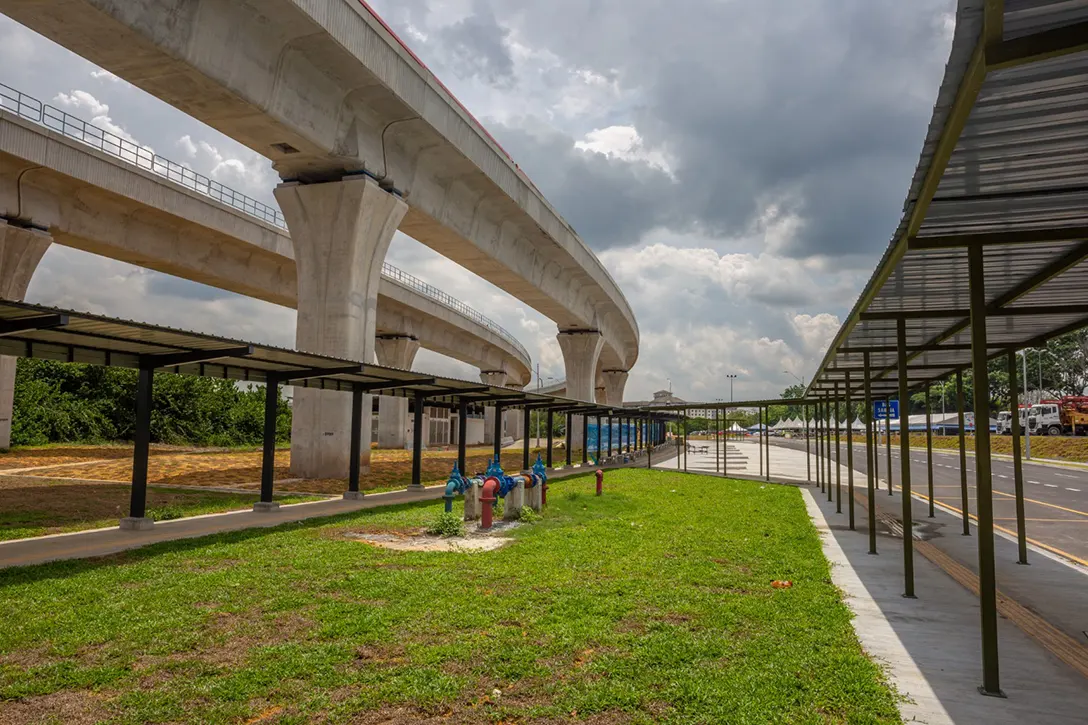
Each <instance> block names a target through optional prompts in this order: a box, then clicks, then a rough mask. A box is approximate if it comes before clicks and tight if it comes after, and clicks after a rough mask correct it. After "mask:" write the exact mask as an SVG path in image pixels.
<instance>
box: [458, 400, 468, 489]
mask: <svg viewBox="0 0 1088 725" xmlns="http://www.w3.org/2000/svg"><path fill="white" fill-rule="evenodd" d="M466 428H468V402H466V401H464V400H462V401H460V402H459V403H458V404H457V470H459V471H460V472H461V475H462V476H465V477H467V476H468V471H466V470H465V466H466V463H465V460H466V456H465V454H466V453H467V451H466V448H467V447H468V431H467V430H466Z"/></svg>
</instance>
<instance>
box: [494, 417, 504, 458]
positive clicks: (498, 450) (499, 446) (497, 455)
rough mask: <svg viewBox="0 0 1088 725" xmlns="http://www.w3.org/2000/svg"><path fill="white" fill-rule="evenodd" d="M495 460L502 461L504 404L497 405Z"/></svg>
mask: <svg viewBox="0 0 1088 725" xmlns="http://www.w3.org/2000/svg"><path fill="white" fill-rule="evenodd" d="M494 435H495V446H494V447H495V460H497V461H501V460H502V403H495V431H494Z"/></svg>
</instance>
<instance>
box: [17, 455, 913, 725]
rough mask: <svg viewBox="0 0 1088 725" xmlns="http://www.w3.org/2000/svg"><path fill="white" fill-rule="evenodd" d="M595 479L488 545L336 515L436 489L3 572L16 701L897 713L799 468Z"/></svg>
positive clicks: (391, 518) (703, 717)
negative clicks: (463, 549) (410, 546)
mask: <svg viewBox="0 0 1088 725" xmlns="http://www.w3.org/2000/svg"><path fill="white" fill-rule="evenodd" d="M592 490H593V479H592V478H590V477H580V478H578V479H574V480H570V481H561V482H557V483H555V484H554V485H553V486H551V490H550V492H549V494H550V495H549V508H548V509H547V510H546V512H545V514H544V517H543V519H542V520H540V521H537V522H535V523H532V524H526V525H523V526H522V527H520V528H518V529H515V530H514V531H513V532H512V533H511V535H512V537H513V538H514V539H515V542H514V543H513V544H511V545H509V546H507V547H504V548H503V549H500V550H498V551H495V552H490V553H477V554H464V553H430V552H394V551H389V550H384V549H377V548H373V547H370V546H368V545H366V544H362V543H360V542H358V541H353V540H349V539H346V538H344V537H342V534H343V533H345V532H346V531H349V530H350V531H383V530H385V531H387V530H398V531H405V530H410V529H415V528H418V527H422V526H424V525H425V524H426V523H427V522H428V521H429V520H431V519H433V518H434V516H435V515H436V512H437V511H439V510H440V507H441V506H442V503H441V502H433V503H428V504H425V505H423V504H419V505H412V506H400V507H394V508H386V509H375V510H370V511H364V512H359V513H356V514H351V515H347V516H343V517H339V518H337V519H325V520H321V521H318V522H309V523H303V524H291V525H285V526H283V527H279V528H277V529H266V530H256V531H246V532H235V533H231V534H224V535H221V536H215V537H209V538H205V539H200V540H190V541H183V542H173V543H169V544H161V545H157V546H154V547H149V548H145V549H141V550H137V551H134V552H128V553H125V554H121V555H117V556H113V557H108V558H106V559H101V560H96V561H84V562H67V563H57V564H51V565H43V566H39V567H34V568H28V569H21V570H6V571H2V572H0V611H3V612H5V616H4V627H2V628H0V721H5V717H7V718H8V719H11V720H14V719H15V717H12V715H13V714H14V715H15V716H18V715H19V713H20V712H23V711H22V710H20V709H19V708H31V707H39V708H41V707H43V706H44V705H46V704H48V703H50V702H52V701H53V700H56V699H57V698H59V697H61V695H64V696H65V697H66V698H67V702H68V706H69V708H80V707H82V708H83V709H84V714H85V715H86V717H85V719H86V720H90V721H94V719H95V718H98V719H101V720H105V721H109V722H118V723H144V722H149V723H155V722H202V723H228V722H244V721H245V720H247V719H248V718H254V717H257V716H261V715H263V716H264V719H262V720H261V722H277V723H299V722H310V721H314V720H319V721H322V722H334V723H337V722H350V721H353V720H354V719H356V718H359V717H360V715H361V713H365V712H372V713H373V714H374V715H375V717H377V716H378V715H381V716H382V717H386V718H388V719H389V720H390V721H394V722H401V721H409V720H412V719H416V718H420V717H422V716H424V715H436V716H444V715H448V716H449V718H448V721H449V722H499V721H504V722H511V721H516V722H533V721H540V722H545V721H546V722H567V721H575V720H581V719H586V720H589V721H592V722H604V723H611V722H636V723H648V722H675V723H706V722H726V723H767V722H779V723H827V722H858V723H867V722H899V716H898V713H897V710H896V705H895V702H896V699H895V695H894V694H893V693H892V691H891V690H890V689H889V688H888V686H887V685H886V684H885V682H884V681H883V678H882V675H881V673H880V670H879V669H878V667H877V666H876V665H874V664H873V663H872V662H870V661H869V660H868V659H867V658H866V657H865V656H864V654H863V653H862V652H861V650H860V647H859V645H858V643H857V641H856V639H855V637H854V634H853V631H852V629H851V627H850V615H849V612H848V610H847V608H846V607H845V606H844V605H843V603H842V601H841V599H840V595H839V592H838V591H837V590H836V588H835V587H834V586H833V585H832V584H831V582H830V575H829V569H828V564H827V562H826V560H825V559H824V558H823V556H822V554H821V551H820V543H819V539H818V536H817V533H816V531H815V529H814V528H813V527H812V525H811V524H810V522H809V520H808V518H807V515H806V513H805V508H804V504H803V501H802V499H801V495H800V492H799V491H798V490H797V489H795V488H792V487H785V486H769V485H768V486H761V485H759V484H755V483H747V482H740V481H723V480H721V479H713V478H706V477H698V476H685V475H678V474H669V473H664V472H649V471H644V470H640V469H630V470H624V471H620V472H614V473H609V474H608V477H607V478H606V481H605V495H604V496H603V497H601V498H598V497H596V496H594V495H592ZM776 579H787V580H790V581H792V582H793V587H792V588H789V589H775V588H773V587H772V586H771V582H772V581H773V580H776ZM496 688H497V689H499V690H501V691H502V695H501V697H500V698H499V699H497V700H496V699H495V698H493V697H492V696H491V693H492V690H493V689H496ZM51 698H52V699H51ZM69 712H72V710H71V709H70V710H69ZM69 719H71V718H70V716H69ZM367 721H368V722H369V721H370V720H367ZM375 721H378V720H375Z"/></svg>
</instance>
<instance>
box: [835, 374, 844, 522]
mask: <svg viewBox="0 0 1088 725" xmlns="http://www.w3.org/2000/svg"><path fill="white" fill-rule="evenodd" d="M840 402H841V401H840V400H839V384H838V383H835V513H837V514H841V513H842V444H841V441H842V429H841V428H840V427H839V426H840V425H841V424H842V412H841V410H840V407H841V406H840Z"/></svg>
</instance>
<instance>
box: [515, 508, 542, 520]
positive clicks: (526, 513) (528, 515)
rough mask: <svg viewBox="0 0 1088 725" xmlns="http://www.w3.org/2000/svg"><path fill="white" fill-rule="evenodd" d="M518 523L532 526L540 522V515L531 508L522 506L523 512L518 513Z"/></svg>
mask: <svg viewBox="0 0 1088 725" xmlns="http://www.w3.org/2000/svg"><path fill="white" fill-rule="evenodd" d="M518 521H520V522H521V523H523V524H531V523H534V522H536V521H540V514H538V513H537V512H536V511H533V509H532V508H530V507H529V506H522V507H521V511H520V512H519V513H518Z"/></svg>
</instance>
